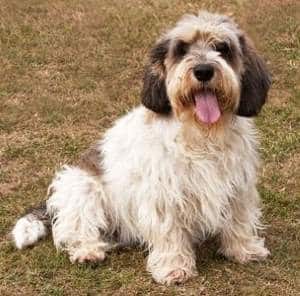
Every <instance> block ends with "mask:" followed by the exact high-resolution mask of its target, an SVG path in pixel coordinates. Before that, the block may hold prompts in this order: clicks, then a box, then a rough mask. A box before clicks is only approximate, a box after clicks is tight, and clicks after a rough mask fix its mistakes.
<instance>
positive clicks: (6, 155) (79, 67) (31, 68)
mask: <svg viewBox="0 0 300 296" xmlns="http://www.w3.org/2000/svg"><path fill="white" fill-rule="evenodd" d="M200 8H205V9H209V10H211V11H219V12H224V13H226V14H229V15H231V16H233V17H234V18H235V19H236V20H237V21H238V22H239V23H240V24H241V25H242V27H243V28H244V29H245V30H246V31H248V32H249V34H250V36H251V37H252V38H253V39H254V40H255V43H256V45H257V48H258V49H259V50H260V52H261V53H262V55H263V56H264V57H265V59H266V60H267V63H268V65H269V68H270V69H271V72H272V75H273V86H272V90H271V92H270V96H269V102H268V104H267V106H266V107H265V108H264V111H263V112H262V113H261V115H260V116H259V118H258V119H257V125H258V129H259V131H260V135H261V142H262V147H261V151H260V152H261V155H262V159H263V162H264V164H263V166H262V169H261V171H260V178H259V191H260V193H261V197H262V200H263V206H264V210H263V212H264V223H265V224H266V225H268V227H267V228H266V230H265V236H266V244H267V246H268V248H269V249H270V250H271V253H272V255H271V257H270V258H269V259H268V260H267V261H265V262H263V263H251V264H246V265H239V264H235V263H231V262H229V261H227V260H225V259H224V258H222V257H221V256H219V255H217V254H216V246H215V243H214V242H213V241H212V242H209V243H207V244H205V245H204V246H203V247H202V248H201V250H200V251H199V256H198V257H199V260H198V269H199V276H198V277H196V278H195V279H193V280H191V281H189V282H188V283H186V284H185V285H181V286H175V287H170V288H167V287H163V286H160V285H157V284H155V283H154V282H153V281H152V279H151V277H150V276H149V274H147V272H146V271H145V257H146V253H145V252H144V251H143V250H141V249H126V250H122V251H115V252H113V253H112V254H111V255H110V256H109V258H108V259H107V260H106V261H105V262H104V263H103V264H101V265H99V266H98V267H93V266H78V265H72V264H71V263H69V261H68V258H67V256H66V255H64V254H58V253H57V252H56V250H55V248H54V247H53V245H52V242H51V240H50V239H47V240H45V241H43V242H41V243H40V244H39V245H37V246H35V247H34V248H32V249H28V250H24V251H16V249H15V248H14V246H13V245H12V243H11V242H10V241H9V235H8V234H9V231H10V230H11V227H12V225H13V223H14V221H15V220H16V218H17V217H19V216H20V215H21V214H22V212H23V211H24V209H26V208H28V207H30V206H32V205H35V204H36V203H37V202H38V201H39V200H41V199H43V198H44V197H45V193H46V188H47V184H48V183H49V181H50V179H51V176H52V175H53V173H54V171H55V169H57V168H58V167H59V166H60V164H62V163H72V161H74V160H75V159H76V158H78V156H79V154H80V153H81V152H82V151H84V149H85V148H87V147H88V146H89V145H90V144H91V143H92V142H93V141H94V140H95V139H96V138H98V137H99V136H100V135H101V133H102V132H103V131H104V130H105V129H106V128H107V127H109V126H110V125H111V123H112V121H113V120H114V119H115V118H117V117H118V116H119V115H121V114H124V113H125V112H126V111H127V110H129V109H130V108H131V107H132V106H134V105H136V104H138V102H139V94H140V89H141V76H142V70H143V64H144V62H145V56H146V53H147V51H148V49H149V47H150V46H151V44H152V43H153V41H154V40H155V38H156V37H157V36H158V34H159V33H160V32H161V31H162V29H163V28H167V27H168V26H171V25H172V24H174V22H175V20H176V19H177V18H178V17H179V16H181V15H182V14H184V13H187V12H196V11H197V10H199V9H200ZM299 19H300V5H299V1H297V0H294V1H292V0H291V1H290V0H284V1H283V0H282V1H279V0H273V1H271V0H259V1H254V0H235V1H234V0H232V1H216V0H215V1H213V0H211V1H210V0H202V1H180V0H173V1H169V0H160V1H158V0H151V1H146V0H145V1H141V0H98V1H96V0H76V1H75V0H66V1H56V0H55V1H38V0H26V1H25V0H24V1H20V0H0V60H1V68H0V77H1V79H0V294H1V295H300V286H299V285H300V282H299V270H300V261H299V259H300V252H299V250H300V242H299V241H300V239H299V238H300V227H299V223H300V222H299V221H300V220H299V219H300V214H299V213H300V209H299V204H300V200H299V197H300V196H299V192H300V187H299V183H300V171H299V168H300V128H299V125H300V108H299V102H300V88H299V84H298V85H297V83H299V81H300V80H299V72H298V73H297V68H298V69H299V62H300V52H299V48H300V38H299V37H300V36H299V34H300V32H299V23H297V21H299ZM297 74H298V76H297Z"/></svg>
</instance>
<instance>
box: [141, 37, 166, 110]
mask: <svg viewBox="0 0 300 296" xmlns="http://www.w3.org/2000/svg"><path fill="white" fill-rule="evenodd" d="M169 44H170V41H169V40H162V41H159V42H158V43H157V44H156V45H155V46H154V48H153V49H152V50H151V52H150V61H149V64H148V65H147V66H146V68H145V73H144V79H143V89H142V104H143V105H144V106H145V107H147V108H148V109H150V110H152V111H154V112H156V113H160V114H169V113H170V112H171V105H170V101H169V98H168V95H167V90H166V85H165V75H166V73H165V66H164V60H165V58H166V56H167V53H168V50H169Z"/></svg>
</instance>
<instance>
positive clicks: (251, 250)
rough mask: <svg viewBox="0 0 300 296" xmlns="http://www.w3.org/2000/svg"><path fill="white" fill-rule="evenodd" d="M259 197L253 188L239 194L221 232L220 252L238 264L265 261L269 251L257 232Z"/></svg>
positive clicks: (258, 225)
mask: <svg viewBox="0 0 300 296" xmlns="http://www.w3.org/2000/svg"><path fill="white" fill-rule="evenodd" d="M258 202H259V196H258V193H257V190H256V188H255V186H252V187H250V188H249V190H247V191H245V192H243V193H240V195H239V196H238V197H237V198H236V199H234V200H233V201H232V207H231V215H230V218H229V219H228V221H227V223H225V225H224V227H223V228H222V230H221V248H220V252H221V253H222V254H224V255H225V256H226V257H228V258H229V259H233V260H234V261H237V262H240V263H246V262H248V261H259V260H263V259H265V258H266V257H267V256H268V255H269V254H270V252H269V250H268V249H267V248H266V247H265V246H264V238H262V237H260V236H259V234H258V230H259V229H260V228H262V225H261V223H260V220H259V219H260V216H261V212H260V208H259V206H258Z"/></svg>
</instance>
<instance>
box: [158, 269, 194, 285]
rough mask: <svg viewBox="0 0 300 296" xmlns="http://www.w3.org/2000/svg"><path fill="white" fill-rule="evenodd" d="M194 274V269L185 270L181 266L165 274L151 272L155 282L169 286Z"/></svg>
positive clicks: (181, 281) (182, 281)
mask: <svg viewBox="0 0 300 296" xmlns="http://www.w3.org/2000/svg"><path fill="white" fill-rule="evenodd" d="M195 275H197V273H196V272H195V271H187V270H185V269H182V268H177V269H174V270H172V271H170V272H169V273H167V275H165V276H162V275H159V276H158V275H155V274H153V277H154V280H155V281H156V282H158V283H160V284H164V285H168V286H170V285H174V284H182V283H184V282H186V281H187V280H188V279H189V278H191V277H193V276H195Z"/></svg>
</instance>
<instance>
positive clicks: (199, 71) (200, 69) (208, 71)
mask: <svg viewBox="0 0 300 296" xmlns="http://www.w3.org/2000/svg"><path fill="white" fill-rule="evenodd" d="M194 75H195V77H196V78H197V79H198V80H199V81H208V80H210V79H211V78H212V77H213V76H214V68H213V66H211V65H207V64H201V65H197V66H196V67H195V68H194Z"/></svg>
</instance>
